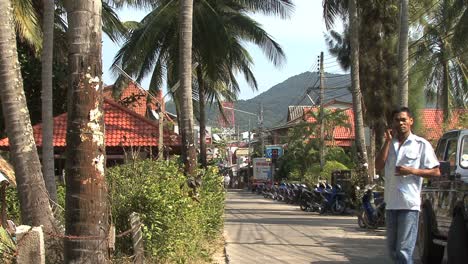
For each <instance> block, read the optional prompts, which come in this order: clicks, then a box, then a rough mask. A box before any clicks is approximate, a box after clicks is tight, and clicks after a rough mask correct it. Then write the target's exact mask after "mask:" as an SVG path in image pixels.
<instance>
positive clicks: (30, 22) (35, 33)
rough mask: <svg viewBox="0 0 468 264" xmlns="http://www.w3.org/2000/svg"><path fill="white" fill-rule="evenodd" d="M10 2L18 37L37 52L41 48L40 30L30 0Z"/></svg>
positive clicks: (13, 0)
mask: <svg viewBox="0 0 468 264" xmlns="http://www.w3.org/2000/svg"><path fill="white" fill-rule="evenodd" d="M11 3H12V6H13V13H14V16H13V19H14V21H15V26H16V31H17V32H18V36H19V38H20V39H22V40H24V41H25V42H27V43H28V44H29V45H31V46H32V47H34V49H35V50H36V52H39V51H40V50H41V49H42V31H41V26H40V25H39V21H38V16H37V13H36V10H35V9H34V6H33V3H32V1H31V0H12V1H11Z"/></svg>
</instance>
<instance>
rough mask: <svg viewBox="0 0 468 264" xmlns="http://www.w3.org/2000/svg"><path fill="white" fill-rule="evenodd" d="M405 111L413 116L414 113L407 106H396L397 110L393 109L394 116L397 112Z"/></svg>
mask: <svg viewBox="0 0 468 264" xmlns="http://www.w3.org/2000/svg"><path fill="white" fill-rule="evenodd" d="M403 112H405V113H407V114H408V116H409V117H411V118H413V113H412V112H411V110H410V109H409V108H408V107H406V106H402V107H398V108H395V110H393V111H392V118H393V117H395V115H396V114H399V113H403Z"/></svg>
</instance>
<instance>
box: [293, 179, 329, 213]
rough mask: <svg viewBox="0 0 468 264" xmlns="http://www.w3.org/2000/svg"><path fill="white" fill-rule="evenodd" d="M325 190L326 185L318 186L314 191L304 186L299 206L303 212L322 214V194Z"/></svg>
mask: <svg viewBox="0 0 468 264" xmlns="http://www.w3.org/2000/svg"><path fill="white" fill-rule="evenodd" d="M324 189H325V185H323V184H318V183H317V185H316V186H315V188H314V189H313V190H309V189H307V187H306V186H305V185H303V186H302V190H301V194H300V199H299V206H300V208H301V210H302V211H308V212H321V211H322V197H321V193H322V192H323V190H324Z"/></svg>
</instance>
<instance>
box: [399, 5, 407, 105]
mask: <svg viewBox="0 0 468 264" xmlns="http://www.w3.org/2000/svg"><path fill="white" fill-rule="evenodd" d="M408 27H409V25H408V0H401V1H400V38H399V41H398V42H399V43H398V44H399V46H398V90H399V93H400V106H408Z"/></svg>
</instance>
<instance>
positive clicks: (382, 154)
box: [375, 130, 392, 170]
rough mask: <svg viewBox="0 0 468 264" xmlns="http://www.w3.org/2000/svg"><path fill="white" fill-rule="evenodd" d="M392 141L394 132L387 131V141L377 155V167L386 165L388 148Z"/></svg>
mask: <svg viewBox="0 0 468 264" xmlns="http://www.w3.org/2000/svg"><path fill="white" fill-rule="evenodd" d="M391 143H392V134H391V132H390V131H389V130H388V131H385V143H384V145H383V147H382V149H380V151H379V154H378V155H377V157H375V169H376V170H381V169H383V168H384V167H385V162H386V161H387V157H388V150H389V149H390V145H391Z"/></svg>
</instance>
